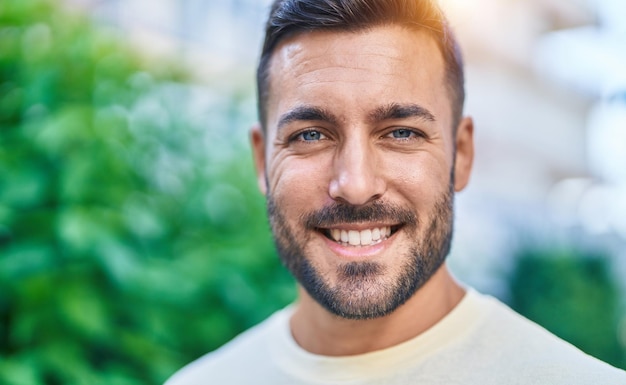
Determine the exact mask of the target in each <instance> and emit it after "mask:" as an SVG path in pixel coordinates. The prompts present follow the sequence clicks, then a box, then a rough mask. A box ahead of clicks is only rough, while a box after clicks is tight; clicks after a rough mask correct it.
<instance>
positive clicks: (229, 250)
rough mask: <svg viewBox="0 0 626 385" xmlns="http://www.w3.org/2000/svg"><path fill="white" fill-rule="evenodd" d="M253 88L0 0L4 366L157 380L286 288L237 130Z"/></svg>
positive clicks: (111, 379)
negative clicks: (221, 81)
mask: <svg viewBox="0 0 626 385" xmlns="http://www.w3.org/2000/svg"><path fill="white" fill-rule="evenodd" d="M251 97H252V92H251V90H246V89H243V90H240V91H223V90H221V91H220V90H218V89H213V88H210V89H209V88H208V87H202V86H191V85H189V84H187V82H186V76H185V72H184V71H183V70H181V69H180V68H176V66H173V65H167V64H163V63H162V62H159V64H158V65H154V63H152V62H151V61H149V60H145V59H144V60H142V58H140V57H138V56H137V55H136V54H134V53H133V48H132V47H130V46H129V45H128V44H123V43H122V39H120V37H119V36H117V35H116V34H115V33H113V32H111V31H109V30H107V29H106V28H104V27H103V26H99V27H95V26H94V25H93V23H91V22H90V21H89V20H88V19H86V18H84V17H82V16H80V15H78V14H77V13H76V12H72V13H71V14H68V13H67V12H66V11H63V10H62V9H61V8H60V7H59V5H58V4H57V5H55V3H54V2H52V1H45V0H27V1H24V0H2V2H1V3H0V383H2V384H12V385H20V384H24V385H26V384H28V385H32V384H120V385H121V384H128V385H130V384H155V383H161V382H162V381H163V380H164V379H165V378H166V377H167V376H169V375H170V374H171V373H172V372H174V371H175V370H176V369H178V368H179V367H181V366H182V365H183V364H185V363H187V362H189V361H190V360H192V359H194V358H196V357H198V356H200V355H201V354H203V353H206V352H207V351H209V350H211V349H213V348H215V347H217V346H219V345H221V344H222V343H224V342H225V341H226V340H229V339H231V338H232V337H233V336H234V335H235V334H237V333H238V332H240V331H241V330H243V329H246V328H248V327H249V326H251V325H252V324H255V323H257V322H258V321H260V320H261V319H263V318H265V317H266V316H267V315H268V314H270V313H271V312H272V311H273V310H275V309H276V308H278V307H280V306H283V305H285V304H286V303H288V302H289V301H290V300H292V298H293V297H294V287H293V283H292V280H291V278H290V277H289V276H288V274H287V273H286V272H285V271H284V270H283V269H282V267H281V266H279V262H278V260H277V258H276V257H275V256H274V251H273V246H272V244H271V239H270V236H269V233H268V226H267V223H266V219H265V218H266V216H265V208H264V202H263V199H262V197H261V196H260V194H259V193H258V192H257V189H256V185H255V179H254V176H253V174H252V161H251V158H250V156H249V154H248V152H247V150H245V149H244V148H243V144H242V143H244V142H245V138H246V127H244V125H246V124H248V122H250V121H251V119H252V118H251V116H250V113H249V111H248V110H247V109H246V108H247V107H246V106H251V105H253V103H251V102H250V100H249V99H250V98H251Z"/></svg>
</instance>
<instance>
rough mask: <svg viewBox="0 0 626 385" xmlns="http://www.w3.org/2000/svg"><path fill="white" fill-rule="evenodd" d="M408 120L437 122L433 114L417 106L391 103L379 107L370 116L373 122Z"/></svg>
mask: <svg viewBox="0 0 626 385" xmlns="http://www.w3.org/2000/svg"><path fill="white" fill-rule="evenodd" d="M406 118H419V119H422V120H426V121H429V122H434V121H436V119H435V115H433V113H432V112H430V111H428V109H426V108H424V107H422V106H420V105H417V104H398V103H391V104H388V105H386V106H381V107H378V108H377V109H375V110H374V111H372V113H371V114H370V115H369V119H370V121H372V122H382V121H385V120H393V119H406Z"/></svg>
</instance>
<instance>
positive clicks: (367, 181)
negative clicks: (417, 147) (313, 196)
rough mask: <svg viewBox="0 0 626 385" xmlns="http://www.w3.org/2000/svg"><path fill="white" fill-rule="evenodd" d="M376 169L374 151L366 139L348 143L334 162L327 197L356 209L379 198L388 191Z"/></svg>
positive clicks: (336, 155) (339, 151)
mask: <svg viewBox="0 0 626 385" xmlns="http://www.w3.org/2000/svg"><path fill="white" fill-rule="evenodd" d="M379 166H380V165H379V164H378V157H377V155H376V153H375V149H374V148H372V147H371V145H370V144H369V143H368V142H367V139H365V138H364V139H359V138H353V139H352V140H347V141H346V142H345V143H344V145H343V146H340V147H339V148H338V150H337V153H336V154H335V157H334V160H333V177H332V180H331V181H330V185H329V195H330V196H331V198H333V199H334V200H338V201H343V202H345V203H349V204H352V205H355V206H357V205H364V204H366V203H369V202H371V201H374V200H376V199H379V198H380V197H381V196H382V195H383V194H384V192H385V190H386V188H387V187H386V183H385V180H384V178H383V177H382V175H381V172H380V167H379Z"/></svg>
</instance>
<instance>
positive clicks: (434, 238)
mask: <svg viewBox="0 0 626 385" xmlns="http://www.w3.org/2000/svg"><path fill="white" fill-rule="evenodd" d="M453 188H454V187H453V184H452V183H450V186H449V189H448V191H446V192H445V193H443V194H442V195H441V196H440V197H439V199H438V200H437V202H436V203H435V205H434V206H433V212H432V214H431V217H430V218H427V220H426V221H425V224H424V226H420V223H419V220H418V217H417V215H416V214H415V213H414V211H412V210H410V209H408V208H405V207H400V206H396V205H393V204H390V203H386V202H383V201H374V202H372V203H370V204H368V205H365V206H353V205H349V204H345V203H334V204H332V205H329V206H326V207H324V208H322V209H320V210H317V211H313V212H310V213H305V214H304V215H302V216H301V217H300V218H299V220H300V221H301V223H302V224H303V226H302V229H303V230H302V231H296V230H294V229H291V228H290V227H289V226H288V225H287V222H286V220H285V216H284V214H283V212H282V211H281V209H280V207H279V206H278V205H277V200H275V199H274V197H273V196H272V195H271V194H268V198H267V207H268V216H269V219H270V226H271V228H272V233H273V236H274V243H275V244H276V249H277V251H278V255H279V256H280V258H281V260H282V262H283V264H284V265H285V266H286V267H287V269H288V270H289V271H290V272H291V274H292V275H293V276H294V277H295V278H296V279H297V280H298V282H299V283H300V285H302V287H303V288H304V289H305V290H306V291H307V292H308V293H309V295H310V296H311V297H312V298H313V299H315V300H316V301H317V302H318V303H319V304H320V305H322V306H323V307H324V308H325V309H327V310H328V311H329V312H331V313H333V314H335V315H337V316H339V317H343V318H346V319H354V320H362V319H373V318H378V317H383V316H386V315H388V314H391V313H392V312H393V311H395V310H396V309H397V308H398V307H400V306H401V305H402V304H404V303H405V302H406V301H407V300H408V299H409V298H411V297H412V296H413V295H414V294H415V292H417V290H419V289H420V288H421V287H422V286H423V285H424V284H425V283H426V282H427V281H428V280H429V279H430V277H432V276H433V275H434V274H435V272H436V271H437V270H438V269H439V267H440V266H441V265H442V264H443V262H444V261H445V259H446V256H447V255H448V253H449V251H450V244H451V241H452V232H453V196H454V192H453V191H454V189H453ZM357 222H379V223H401V224H402V228H401V229H400V230H401V231H404V232H406V233H407V234H415V237H414V238H413V239H412V240H411V243H410V245H409V246H408V247H407V249H406V255H405V256H403V258H402V261H403V264H402V265H401V266H399V268H397V270H395V271H398V273H396V274H395V276H391V277H390V274H389V271H388V270H389V269H388V267H386V266H385V265H383V264H381V263H378V262H368V261H366V262H347V263H342V264H340V265H339V266H338V267H337V269H336V271H335V273H336V277H337V278H336V282H335V283H332V284H331V280H330V279H329V278H328V276H327V275H325V274H324V273H323V272H321V271H320V269H319V268H318V267H316V266H315V264H314V263H313V256H312V255H307V252H306V244H307V243H308V241H309V239H310V234H312V233H313V232H315V231H318V230H319V229H320V228H329V227H332V226H333V225H338V224H342V225H345V224H349V223H357ZM420 227H423V228H424V229H423V230H422V231H421V234H420V233H418V229H419V228H420ZM307 231H308V232H307ZM307 234H309V235H307ZM420 235H421V236H420ZM390 278H391V279H390Z"/></svg>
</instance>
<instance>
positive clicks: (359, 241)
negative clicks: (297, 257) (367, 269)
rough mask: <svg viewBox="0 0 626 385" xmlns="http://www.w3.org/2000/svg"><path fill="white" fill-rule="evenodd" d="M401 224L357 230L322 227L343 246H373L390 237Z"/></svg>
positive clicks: (325, 233)
mask: <svg viewBox="0 0 626 385" xmlns="http://www.w3.org/2000/svg"><path fill="white" fill-rule="evenodd" d="M398 228H399V226H380V227H372V228H369V229H363V230H355V229H344V228H331V229H320V230H321V232H322V233H323V234H324V235H325V236H326V237H327V238H329V239H331V240H333V241H335V242H337V243H338V244H340V245H342V246H371V245H375V244H377V243H380V242H382V241H384V240H386V239H387V238H389V237H390V236H391V235H392V234H393V233H395V232H396V231H397V230H398Z"/></svg>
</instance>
